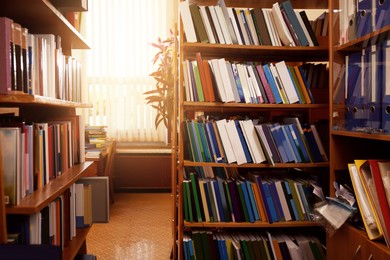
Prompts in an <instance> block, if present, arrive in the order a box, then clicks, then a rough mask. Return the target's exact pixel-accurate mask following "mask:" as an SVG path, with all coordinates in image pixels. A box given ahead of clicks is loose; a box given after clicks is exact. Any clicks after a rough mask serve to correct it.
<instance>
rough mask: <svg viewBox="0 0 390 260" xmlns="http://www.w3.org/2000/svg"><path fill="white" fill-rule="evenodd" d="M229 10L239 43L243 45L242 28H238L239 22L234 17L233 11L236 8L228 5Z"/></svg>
mask: <svg viewBox="0 0 390 260" xmlns="http://www.w3.org/2000/svg"><path fill="white" fill-rule="evenodd" d="M227 10H228V14H229V17H230V20H231V23H232V25H233V29H234V32H235V34H236V37H237V42H238V44H240V45H243V44H244V42H243V41H242V39H241V35H240V30H239V29H238V26H239V25H238V24H237V20H236V18H235V17H234V13H233V12H234V9H233V8H232V7H228V8H227Z"/></svg>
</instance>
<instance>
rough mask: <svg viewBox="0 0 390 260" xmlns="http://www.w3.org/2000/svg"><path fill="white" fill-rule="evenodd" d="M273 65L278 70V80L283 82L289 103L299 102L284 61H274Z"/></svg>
mask: <svg viewBox="0 0 390 260" xmlns="http://www.w3.org/2000/svg"><path fill="white" fill-rule="evenodd" d="M275 67H276V69H277V70H278V73H279V76H280V80H281V81H282V83H283V88H284V91H285V92H286V95H287V98H288V101H289V103H290V104H294V103H297V102H299V98H298V94H297V92H296V90H295V86H294V83H293V81H292V79H291V76H290V73H289V72H288V69H287V66H286V63H285V62H284V61H280V62H277V63H275Z"/></svg>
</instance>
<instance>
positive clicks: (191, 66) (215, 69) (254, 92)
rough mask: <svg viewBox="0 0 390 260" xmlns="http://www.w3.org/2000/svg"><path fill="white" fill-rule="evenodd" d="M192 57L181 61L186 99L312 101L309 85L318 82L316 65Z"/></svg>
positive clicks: (319, 71) (318, 73)
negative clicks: (242, 61)
mask: <svg viewBox="0 0 390 260" xmlns="http://www.w3.org/2000/svg"><path fill="white" fill-rule="evenodd" d="M195 56H196V59H195V60H185V61H183V72H184V87H185V93H186V100H187V101H200V102H203V101H206V102H214V101H222V102H237V103H253V104H294V103H300V104H312V103H315V101H314V98H313V95H312V93H311V90H310V86H311V85H313V86H317V85H320V84H319V83H320V82H318V81H317V80H316V79H318V78H319V75H321V74H320V73H321V70H320V69H317V70H314V68H317V67H318V68H319V65H318V66H316V67H314V65H313V66H312V67H313V68H311V67H310V66H305V68H306V70H304V67H303V66H296V65H294V66H293V65H287V64H286V63H285V61H280V62H277V63H269V64H256V63H238V62H230V61H227V60H225V58H217V59H211V60H203V59H202V57H201V54H200V53H199V52H198V53H196V55H195ZM322 67H323V66H322ZM325 68H326V67H325ZM314 72H315V73H314ZM309 73H310V74H309ZM313 74H314V75H313ZM322 75H324V76H326V73H322ZM309 76H310V78H309ZM307 79H310V84H311V85H309V84H308V81H307ZM324 81H325V80H324Z"/></svg>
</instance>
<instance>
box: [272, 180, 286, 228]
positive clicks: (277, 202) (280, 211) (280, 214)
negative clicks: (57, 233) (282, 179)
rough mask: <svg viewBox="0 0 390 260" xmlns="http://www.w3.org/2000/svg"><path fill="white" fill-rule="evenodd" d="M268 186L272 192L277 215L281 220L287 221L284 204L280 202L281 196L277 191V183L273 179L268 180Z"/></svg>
mask: <svg viewBox="0 0 390 260" xmlns="http://www.w3.org/2000/svg"><path fill="white" fill-rule="evenodd" d="M268 187H269V190H270V192H271V197H272V201H273V203H274V206H275V211H276V215H277V216H278V219H279V221H285V217H284V214H283V209H282V204H281V203H280V198H279V195H278V192H277V191H276V186H275V183H274V182H273V181H272V180H268Z"/></svg>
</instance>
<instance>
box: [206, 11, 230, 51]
mask: <svg viewBox="0 0 390 260" xmlns="http://www.w3.org/2000/svg"><path fill="white" fill-rule="evenodd" d="M208 8H209V10H210V15H211V18H212V20H213V24H214V28H215V31H216V32H217V35H218V41H219V43H220V44H225V43H226V40H225V37H224V35H223V33H222V28H221V25H220V23H219V20H218V16H217V12H216V10H215V6H212V5H211V6H208Z"/></svg>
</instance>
